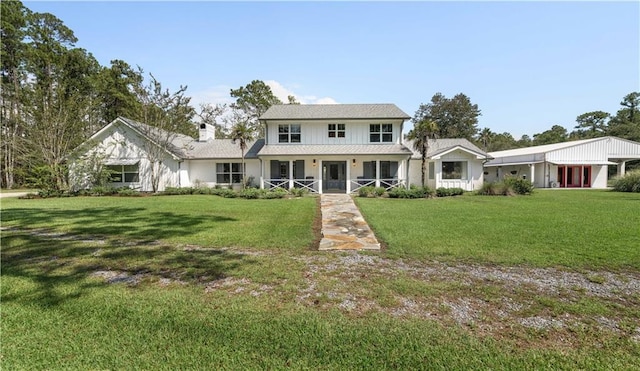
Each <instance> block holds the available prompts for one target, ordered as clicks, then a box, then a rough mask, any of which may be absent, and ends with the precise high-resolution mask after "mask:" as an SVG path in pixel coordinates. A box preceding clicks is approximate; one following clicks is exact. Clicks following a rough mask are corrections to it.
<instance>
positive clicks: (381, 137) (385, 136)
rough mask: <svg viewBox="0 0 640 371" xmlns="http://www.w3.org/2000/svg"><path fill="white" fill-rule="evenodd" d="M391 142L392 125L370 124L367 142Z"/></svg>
mask: <svg viewBox="0 0 640 371" xmlns="http://www.w3.org/2000/svg"><path fill="white" fill-rule="evenodd" d="M391 141H393V125H392V124H370V125H369V142H391Z"/></svg>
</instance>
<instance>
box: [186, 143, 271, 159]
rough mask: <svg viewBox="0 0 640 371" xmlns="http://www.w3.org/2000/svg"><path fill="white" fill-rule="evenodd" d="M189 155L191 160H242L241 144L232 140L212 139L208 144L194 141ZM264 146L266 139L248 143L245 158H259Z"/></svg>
mask: <svg viewBox="0 0 640 371" xmlns="http://www.w3.org/2000/svg"><path fill="white" fill-rule="evenodd" d="M191 146H192V148H191V150H190V151H189V153H188V158H190V159H210V158H211V159H213V158H241V157H242V152H241V151H240V144H239V143H238V142H236V143H233V142H232V141H231V139H211V140H208V141H206V142H198V141H193V143H191ZM262 146H264V139H258V140H256V141H252V142H248V143H247V151H246V152H245V154H244V157H245V158H247V159H251V158H258V152H259V151H260V149H262Z"/></svg>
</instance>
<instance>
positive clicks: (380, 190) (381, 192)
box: [373, 187, 387, 197]
mask: <svg viewBox="0 0 640 371" xmlns="http://www.w3.org/2000/svg"><path fill="white" fill-rule="evenodd" d="M386 191H387V190H386V189H384V187H375V188H374V189H373V194H374V195H375V196H376V197H382V195H384V193H385V192H386Z"/></svg>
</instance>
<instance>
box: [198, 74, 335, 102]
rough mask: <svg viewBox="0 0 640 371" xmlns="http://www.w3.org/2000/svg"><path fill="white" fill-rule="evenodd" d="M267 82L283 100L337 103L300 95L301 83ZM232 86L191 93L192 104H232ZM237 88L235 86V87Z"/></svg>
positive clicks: (328, 99)
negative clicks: (294, 98) (289, 84)
mask: <svg viewBox="0 0 640 371" xmlns="http://www.w3.org/2000/svg"><path fill="white" fill-rule="evenodd" d="M264 83H265V84H267V85H268V86H269V87H270V88H271V91H273V94H274V95H275V96H276V97H278V99H280V100H281V101H282V102H284V103H287V102H289V95H293V96H294V97H296V99H297V100H298V102H300V103H302V104H337V103H338V102H336V100H335V99H333V98H331V97H322V98H318V97H317V96H315V95H300V94H297V93H296V92H295V91H293V89H294V88H295V89H298V88H300V86H299V85H292V86H293V87H285V86H284V85H282V84H281V83H279V82H278V81H275V80H267V81H265V82H264ZM231 89H232V87H230V86H228V85H215V86H212V87H210V88H207V89H205V90H201V91H196V92H194V93H192V94H191V105H192V106H193V107H195V108H196V109H197V108H198V107H200V104H201V103H205V104H206V103H210V104H214V105H215V104H227V105H228V104H231V103H233V102H234V101H235V99H233V98H232V97H231V95H230V94H229V92H230V91H231ZM233 89H235V88H233Z"/></svg>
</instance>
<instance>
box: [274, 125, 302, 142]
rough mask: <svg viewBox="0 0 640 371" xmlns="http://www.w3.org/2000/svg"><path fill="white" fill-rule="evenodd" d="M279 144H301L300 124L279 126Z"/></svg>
mask: <svg viewBox="0 0 640 371" xmlns="http://www.w3.org/2000/svg"><path fill="white" fill-rule="evenodd" d="M278 143H300V124H284V125H278Z"/></svg>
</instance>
